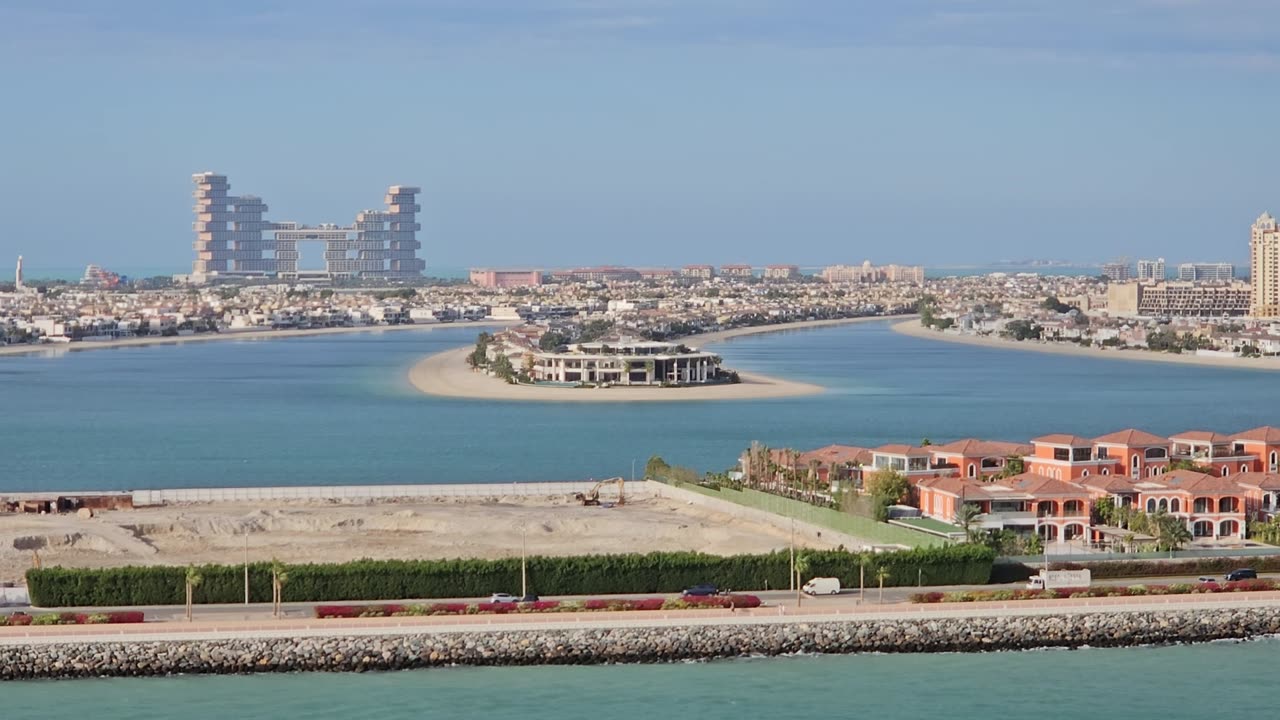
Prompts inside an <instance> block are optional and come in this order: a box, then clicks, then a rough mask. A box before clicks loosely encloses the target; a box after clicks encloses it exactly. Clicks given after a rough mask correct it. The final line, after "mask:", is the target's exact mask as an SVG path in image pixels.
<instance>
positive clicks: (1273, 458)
mask: <svg viewBox="0 0 1280 720" xmlns="http://www.w3.org/2000/svg"><path fill="white" fill-rule="evenodd" d="M1268 464H1269V465H1271V472H1275V471H1276V451H1275V450H1272V451H1271V458H1270V462H1269V463H1268Z"/></svg>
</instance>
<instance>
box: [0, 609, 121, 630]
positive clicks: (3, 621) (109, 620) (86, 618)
mask: <svg viewBox="0 0 1280 720" xmlns="http://www.w3.org/2000/svg"><path fill="white" fill-rule="evenodd" d="M140 622H144V619H143V616H142V613H140V612H137V611H134V610H125V611H122V612H108V613H37V614H35V615H28V614H27V613H14V614H12V615H0V627H6V626H8V627H17V626H21V625H107V624H113V623H140Z"/></svg>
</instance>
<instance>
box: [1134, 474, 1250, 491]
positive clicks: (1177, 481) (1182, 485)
mask: <svg viewBox="0 0 1280 720" xmlns="http://www.w3.org/2000/svg"><path fill="white" fill-rule="evenodd" d="M1143 482H1144V483H1155V484H1158V485H1164V486H1165V487H1167V488H1169V489H1171V490H1183V491H1185V492H1190V493H1202V492H1206V493H1219V494H1230V493H1239V492H1240V483H1239V482H1237V481H1236V479H1235V478H1232V477H1222V476H1220V475H1206V474H1205V473H1199V472H1196V471H1195V470H1174V471H1172V472H1168V473H1165V474H1164V475H1159V476H1156V477H1153V478H1144V479H1143Z"/></svg>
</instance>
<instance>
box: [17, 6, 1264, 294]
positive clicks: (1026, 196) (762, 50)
mask: <svg viewBox="0 0 1280 720" xmlns="http://www.w3.org/2000/svg"><path fill="white" fill-rule="evenodd" d="M1277 27H1280V3H1273V2H1267V1H1266V0H1217V1H1215V2H1206V1H1200V0H1117V1H1115V2H1102V0H1082V1H1081V2H1077V3H1071V4H1069V5H1067V4H1064V3H1060V2H1049V1H1048V0H1026V1H1021V2H1015V1H1014V0H968V1H965V2H957V1H953V0H907V1H904V2H901V3H895V4H892V5H891V6H887V7H885V6H883V4H881V3H873V2H864V1H862V0H844V1H839V0H811V1H810V2H785V1H784V0H757V1H756V2H752V3H746V4H744V3H740V2H729V1H728V0H689V1H687V2H672V1H668V0H529V1H528V2H516V1H515V0H471V1H470V2H466V1H464V0H424V1H423V2H419V3H405V2H402V1H401V0H372V1H371V2H368V3H364V4H362V5H361V6H360V8H359V9H358V10H357V9H354V8H352V7H349V5H348V4H347V3H341V2H337V1H336V0H318V1H316V2H307V3H304V2H301V1H300V0H274V1H273V2H266V3H248V2H241V1H234V0H233V1H231V2H226V3H221V4H218V5H216V6H187V5H185V4H169V3H155V2H146V1H142V0H135V1H131V2H121V3H115V4H111V5H108V4H101V3H96V2H90V0H57V1H50V0H43V1H41V0H7V2H3V3H0V62H3V63H5V65H6V66H7V67H10V68H21V69H20V70H13V71H11V72H9V73H6V74H5V75H4V76H3V77H2V78H0V92H3V93H4V96H5V97H8V98H13V99H14V100H15V103H14V107H13V109H12V110H11V112H9V113H7V114H5V115H3V116H0V130H3V131H4V134H5V136H6V137H8V138H10V139H11V143H10V145H9V147H7V148H6V150H7V153H6V158H5V162H4V165H3V171H0V198H2V199H0V214H3V216H4V217H5V218H6V220H7V223H6V229H5V231H4V232H3V233H2V234H0V258H4V263H5V265H10V266H11V264H12V261H13V260H14V259H16V256H17V255H19V254H21V255H24V256H25V257H26V262H27V265H28V267H30V268H32V269H38V268H41V267H44V268H54V267H65V266H81V267H82V266H83V265H84V264H87V263H90V262H92V263H96V264H99V265H102V266H104V267H108V268H110V267H188V266H189V265H190V261H191V258H192V249H191V241H192V239H193V236H192V232H191V222H192V220H193V215H192V199H191V189H192V185H191V180H190V176H191V174H192V173H195V172H200V171H203V170H214V171H217V172H222V173H225V174H226V175H228V176H229V178H230V182H231V185H232V192H233V193H237V194H239V193H243V194H255V195H259V196H261V197H263V198H264V200H265V201H266V203H267V204H268V205H269V206H270V207H271V210H270V212H269V214H268V216H269V218H270V219H272V220H298V221H303V222H308V223H319V222H337V223H344V224H345V223H348V222H350V221H351V220H352V218H353V217H354V215H355V213H356V212H358V211H359V210H362V209H364V208H371V207H378V206H380V205H381V201H382V195H383V193H384V191H385V189H386V187H387V186H388V185H391V184H396V183H404V184H413V185H419V186H421V187H422V188H423V194H422V195H421V196H420V197H421V199H420V202H421V203H422V206H423V212H422V214H421V222H422V225H423V229H422V232H421V233H420V234H419V239H420V240H421V242H422V244H423V249H422V251H421V252H420V257H423V258H425V259H426V261H427V265H428V270H427V274H430V271H431V268H432V267H437V268H439V267H463V266H486V265H488V266H519V265H532V266H538V267H562V266H572V265H595V264H619V265H645V266H653V265H667V266H671V265H682V264H687V263H711V264H714V265H721V264H725V263H733V262H747V263H751V264H755V265H762V264H767V263H775V262H788V263H796V264H800V265H826V264H835V263H857V262H861V261H862V260H864V259H871V260H872V261H873V262H875V263H877V264H885V263H891V262H897V263H904V264H922V265H926V266H932V267H941V266H955V265H975V264H976V265H981V264H987V263H990V262H993V261H997V260H1001V259H1029V258H1041V259H1055V258H1062V259H1066V260H1070V261H1073V262H1078V263H1096V262H1104V261H1107V260H1110V259H1113V258H1115V257H1118V256H1127V257H1129V258H1131V259H1137V258H1139V257H1143V258H1146V257H1152V258H1154V257H1165V258H1166V259H1167V260H1168V261H1169V262H1170V263H1171V264H1176V263H1178V262H1185V261H1219V260H1221V261H1228V262H1234V263H1236V264H1237V265H1239V266H1244V265H1245V264H1246V262H1245V260H1246V258H1247V256H1248V229H1249V225H1250V224H1251V223H1252V222H1253V220H1254V219H1255V218H1256V217H1257V216H1258V215H1259V214H1261V213H1262V212H1263V211H1264V210H1270V211H1272V212H1273V213H1275V212H1277V211H1280V189H1277V187H1276V184H1275V181H1274V170H1273V169H1272V168H1273V167H1274V165H1275V163H1276V158H1277V156H1278V155H1280V135H1278V134H1277V133H1276V132H1275V130H1274V125H1275V118H1276V117H1277V116H1280V112H1278V111H1280V93H1277V92H1276V87H1277V86H1280V82H1277V81H1278V80H1280V51H1278V50H1277V47H1280V46H1278V45H1277V43H1275V41H1274V36H1275V32H1276V30H1275V29H1276V28H1277ZM6 274H7V273H6Z"/></svg>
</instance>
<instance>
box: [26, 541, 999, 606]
mask: <svg viewBox="0 0 1280 720" xmlns="http://www.w3.org/2000/svg"><path fill="white" fill-rule="evenodd" d="M805 554H806V556H807V557H808V559H809V566H810V572H811V575H812V576H813V577H838V578H840V582H841V584H842V585H844V586H846V587H858V583H859V577H860V576H863V577H865V579H866V584H867V586H874V585H877V582H876V580H875V578H876V576H877V571H878V570H879V569H880V568H884V569H885V570H886V571H887V572H888V576H887V578H886V580H885V586H886V587H895V586H913V585H916V584H917V583H920V584H923V585H980V584H983V583H986V582H987V581H988V579H989V578H990V576H991V565H992V562H993V561H994V559H995V553H994V552H993V551H992V550H990V549H989V548H986V547H981V546H977V545H953V546H943V547H928V548H918V549H915V550H906V551H902V552H896V553H883V554H861V555H860V554H854V553H849V552H845V551H842V550H821V551H806V552H805ZM789 568H790V558H789V556H788V554H787V553H785V552H775V553H769V554H764V555H731V556H727V557H722V556H716V555H704V554H701V553H691V552H667V553H649V554H645V555H640V554H630V555H584V556H576V557H531V558H529V559H528V571H529V578H530V579H531V581H532V583H533V585H532V587H531V588H530V589H531V590H533V591H535V592H537V593H539V594H542V595H608V594H614V593H665V592H678V591H680V590H682V589H683V588H686V587H689V586H691V585H696V584H698V583H704V582H711V583H715V584H716V585H718V586H719V587H721V588H724V589H734V590H743V589H749V590H756V589H766V588H774V589H777V588H785V587H787V586H788V585H789V584H790V583H789V582H788V575H789ZM198 570H199V572H200V574H201V576H202V577H203V578H204V582H203V584H201V586H200V587H199V588H198V589H197V590H196V592H195V601H196V602H197V603H239V602H243V600H244V566H243V565H205V566H203V567H200V568H198ZM288 573H289V582H288V583H287V584H286V585H285V586H284V601H285V602H307V601H310V602H315V601H339V600H400V599H405V598H453V597H462V598H466V597H483V596H486V595H489V594H490V593H493V592H499V591H503V590H508V589H510V588H516V587H519V586H520V560H519V559H518V558H509V559H501V560H376V561H375V560H357V561H355V562H349V563H342V564H331V565H290V566H289V568H288ZM185 577H186V568H183V567H123V568H104V569H97V570H87V569H67V568H57V567H55V568H41V569H34V568H33V569H31V570H28V571H27V587H28V590H29V592H30V594H31V601H32V603H33V604H35V605H37V606H41V607H69V606H89V607H94V606H97V607H101V606H121V605H181V604H183V603H184V602H185V589H186V583H185ZM249 596H250V600H251V601H253V602H269V601H270V600H271V566H270V564H268V563H258V564H254V565H250V566H249Z"/></svg>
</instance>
